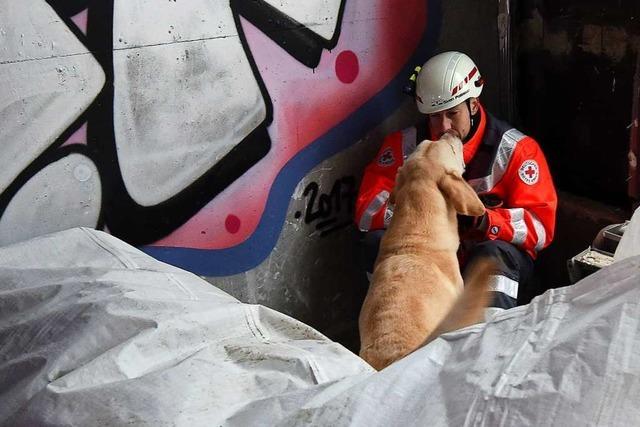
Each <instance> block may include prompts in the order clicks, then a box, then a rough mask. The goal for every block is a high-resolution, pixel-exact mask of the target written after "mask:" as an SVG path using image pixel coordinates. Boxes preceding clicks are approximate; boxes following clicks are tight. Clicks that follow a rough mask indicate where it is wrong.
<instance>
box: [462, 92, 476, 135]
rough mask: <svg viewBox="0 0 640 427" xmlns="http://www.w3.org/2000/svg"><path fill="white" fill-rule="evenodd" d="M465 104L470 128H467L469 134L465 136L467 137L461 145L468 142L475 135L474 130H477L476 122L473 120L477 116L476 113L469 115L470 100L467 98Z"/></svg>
mask: <svg viewBox="0 0 640 427" xmlns="http://www.w3.org/2000/svg"><path fill="white" fill-rule="evenodd" d="M465 102H466V103H467V111H468V112H469V122H470V123H471V127H470V128H469V133H468V134H467V136H466V137H465V138H464V139H463V140H462V143H463V144H464V143H466V142H468V141H469V140H470V139H471V137H472V136H473V135H474V134H475V133H476V130H477V129H478V122H479V120H478V121H476V120H475V116H477V115H478V113H476V114H475V115H474V114H471V98H468V99H467V100H466V101H465Z"/></svg>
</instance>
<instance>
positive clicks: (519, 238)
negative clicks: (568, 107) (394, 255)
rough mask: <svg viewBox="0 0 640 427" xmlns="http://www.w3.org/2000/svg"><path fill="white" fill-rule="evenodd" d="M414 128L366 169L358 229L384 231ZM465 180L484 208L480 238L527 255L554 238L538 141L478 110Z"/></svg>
mask: <svg viewBox="0 0 640 427" xmlns="http://www.w3.org/2000/svg"><path fill="white" fill-rule="evenodd" d="M416 143H417V129H416V128H415V127H411V128H407V129H404V130H402V131H399V132H394V133H392V134H390V135H388V136H387V137H386V138H385V140H384V141H383V143H382V147H381V148H380V150H379V152H378V154H377V156H376V158H375V159H374V160H373V161H372V162H371V163H370V164H369V165H368V166H367V167H366V169H365V172H364V176H363V179H362V183H361V185H360V191H359V193H358V198H357V200H356V212H355V222H356V224H357V225H358V228H360V230H362V231H369V230H376V229H384V228H386V226H387V225H388V224H389V221H390V219H391V217H392V216H393V207H392V206H389V205H388V203H387V200H388V198H389V194H390V192H391V189H392V188H393V186H394V184H395V177H396V172H397V170H398V168H399V167H400V166H402V164H403V163H404V160H405V159H406V158H407V157H408V156H409V155H410V154H411V153H412V152H413V151H414V150H415V147H416ZM464 161H465V163H466V165H467V167H466V171H465V174H464V176H465V178H466V179H467V181H468V182H469V184H470V185H471V186H472V187H473V189H474V190H475V191H476V193H478V195H479V196H480V198H481V199H482V200H483V201H485V205H486V206H487V215H486V219H485V221H486V231H485V233H484V236H483V238H484V239H490V240H496V239H499V240H504V241H506V242H510V243H512V244H514V245H516V246H518V247H520V248H521V249H523V250H524V251H526V252H527V253H528V254H529V255H530V256H531V257H533V258H534V259H535V258H536V256H537V254H538V252H539V251H540V250H542V249H543V248H545V247H546V246H548V245H549V244H550V243H551V241H552V240H553V234H554V230H555V221H556V208H557V205H558V198H557V195H556V190H555V187H554V185H553V180H552V178H551V173H550V172H549V166H548V165H547V161H546V159H545V157H544V154H543V153H542V150H541V149H540V146H539V145H538V143H537V142H536V141H535V140H534V139H533V138H531V137H529V136H526V135H523V134H522V133H520V132H519V131H518V130H517V129H514V128H512V127H510V126H509V125H508V124H507V123H504V122H502V121H500V120H497V119H495V118H494V117H492V116H491V115H490V114H488V113H487V112H485V111H484V109H483V108H482V107H481V108H480V123H479V124H478V127H477V129H476V131H475V134H474V135H473V137H472V138H471V139H470V140H469V141H467V142H466V143H465V144H464Z"/></svg>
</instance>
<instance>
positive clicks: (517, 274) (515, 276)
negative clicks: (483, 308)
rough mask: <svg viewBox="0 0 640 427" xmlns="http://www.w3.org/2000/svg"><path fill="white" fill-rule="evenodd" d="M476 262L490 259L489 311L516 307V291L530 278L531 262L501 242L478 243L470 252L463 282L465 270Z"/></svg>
mask: <svg viewBox="0 0 640 427" xmlns="http://www.w3.org/2000/svg"><path fill="white" fill-rule="evenodd" d="M478 258H490V259H491V260H492V261H493V262H495V263H496V270H495V272H494V274H493V275H491V276H489V277H490V282H489V286H490V288H491V291H492V293H493V302H492V303H491V305H490V306H491V307H495V308H500V309H507V308H512V307H515V306H516V305H517V302H518V287H519V285H520V284H523V283H526V282H527V281H529V280H530V279H531V277H532V276H533V260H532V259H531V257H530V256H529V255H527V254H526V253H525V252H523V251H521V250H520V249H518V248H517V247H515V246H514V245H512V244H511V243H507V242H504V241H502V240H487V241H484V242H480V243H478V244H477V245H475V246H474V247H473V248H472V249H471V253H470V254H469V257H468V259H467V262H466V265H465V268H464V269H463V272H462V277H463V278H465V280H466V275H467V273H468V271H467V270H468V266H469V265H471V263H472V262H473V261H474V260H476V259H478Z"/></svg>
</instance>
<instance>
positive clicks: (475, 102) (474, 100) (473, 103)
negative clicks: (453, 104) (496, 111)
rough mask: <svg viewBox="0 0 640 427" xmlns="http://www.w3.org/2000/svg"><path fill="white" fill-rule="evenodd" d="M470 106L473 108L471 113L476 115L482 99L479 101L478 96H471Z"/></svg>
mask: <svg viewBox="0 0 640 427" xmlns="http://www.w3.org/2000/svg"><path fill="white" fill-rule="evenodd" d="M469 107H470V110H471V111H469V113H471V115H472V116H475V115H476V113H477V112H478V110H479V108H480V101H478V98H469Z"/></svg>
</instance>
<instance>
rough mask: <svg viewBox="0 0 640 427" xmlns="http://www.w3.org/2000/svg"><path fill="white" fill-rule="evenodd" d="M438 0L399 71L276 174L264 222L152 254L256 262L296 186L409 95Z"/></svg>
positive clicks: (174, 259)
mask: <svg viewBox="0 0 640 427" xmlns="http://www.w3.org/2000/svg"><path fill="white" fill-rule="evenodd" d="M440 6H441V4H440V1H429V2H428V13H427V16H428V22H427V31H426V33H425V34H424V36H423V38H422V41H421V42H420V45H419V46H418V48H417V49H416V51H415V52H414V54H413V55H412V56H411V58H410V59H409V61H408V62H407V63H406V64H405V66H404V67H403V68H402V70H401V71H400V73H398V75H397V76H396V77H395V78H394V79H393V80H392V81H391V82H390V83H389V84H388V85H387V86H386V87H385V88H384V89H382V90H381V91H380V92H379V93H378V94H376V95H375V96H374V97H373V98H371V99H370V100H369V101H367V102H366V103H365V104H364V105H363V106H362V107H361V108H360V109H358V110H357V111H355V112H354V113H352V114H351V115H350V116H348V117H347V118H346V119H345V120H343V121H342V122H341V123H340V124H338V125H337V126H336V127H334V128H333V129H331V130H330V131H328V132H327V133H326V134H324V135H322V136H321V137H320V138H318V139H316V140H315V141H314V142H312V143H311V144H310V145H309V146H307V147H306V148H305V149H303V150H301V151H300V152H299V153H298V154H297V155H296V156H295V157H294V158H292V159H291V160H290V161H289V162H288V163H287V164H286V165H285V166H284V167H283V168H282V170H281V171H280V173H279V174H278V176H277V177H276V179H275V181H274V183H273V186H272V189H271V192H270V193H269V197H268V200H267V204H266V207H265V211H264V213H263V215H262V218H261V219H260V222H259V224H258V226H257V228H256V230H255V232H254V233H253V234H252V235H251V237H250V238H249V239H247V240H245V241H244V242H243V243H241V244H239V245H237V246H234V247H232V248H228V249H191V248H175V247H159V246H145V247H143V248H141V249H142V250H143V251H144V252H145V253H147V254H149V255H151V256H153V257H154V258H156V259H158V260H160V261H163V262H166V263H168V264H172V265H175V266H177V267H180V268H183V269H185V270H189V271H191V272H193V273H196V274H199V275H203V276H228V275H233V274H238V273H242V272H245V271H248V270H251V269H252V268H254V267H256V266H257V265H258V264H260V263H261V262H262V261H263V260H265V259H266V258H267V257H268V256H269V254H270V253H271V251H272V250H273V248H274V247H275V245H276V243H277V241H278V238H279V236H280V233H281V231H282V224H283V223H284V221H285V217H286V214H287V208H288V206H289V199H290V198H291V194H292V193H293V191H294V189H295V187H296V186H297V185H298V183H299V182H300V180H302V179H303V178H304V177H305V176H306V175H307V174H308V173H309V171H310V170H311V169H313V168H314V167H315V166H316V165H317V164H319V163H320V162H322V161H323V160H325V159H327V158H329V157H331V156H333V155H334V154H337V153H339V152H341V151H343V150H345V149H347V148H349V147H350V146H351V145H353V144H354V143H355V142H357V141H359V140H361V139H362V138H363V137H364V136H365V135H366V133H367V132H368V131H370V130H371V129H372V128H374V127H375V126H376V125H378V124H379V123H380V122H381V121H382V120H384V119H385V118H386V117H388V116H389V115H390V114H391V113H392V112H393V111H395V110H396V109H397V108H398V107H399V106H400V104H401V103H402V102H403V101H405V100H406V95H404V94H403V93H402V90H401V88H402V86H403V85H404V83H405V81H406V76H408V75H409V74H410V72H411V70H412V69H413V67H414V66H415V64H416V63H418V62H420V63H421V62H422V61H424V60H425V58H426V57H427V56H428V55H429V54H430V53H432V52H433V49H434V48H435V43H436V41H437V38H438V35H439V33H440V24H441V22H440V18H441V9H440Z"/></svg>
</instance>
